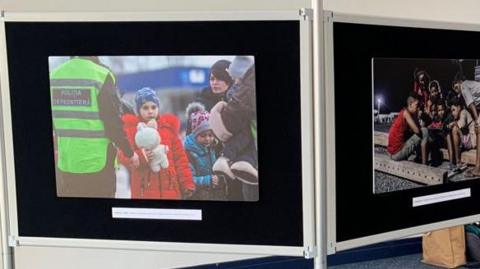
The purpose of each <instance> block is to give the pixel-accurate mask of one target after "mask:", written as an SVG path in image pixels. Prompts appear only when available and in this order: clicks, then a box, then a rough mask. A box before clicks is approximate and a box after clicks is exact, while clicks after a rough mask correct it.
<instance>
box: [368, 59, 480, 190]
mask: <svg viewBox="0 0 480 269" xmlns="http://www.w3.org/2000/svg"><path fill="white" fill-rule="evenodd" d="M479 63H480V62H479V61H478V60H470V59H393V58H373V59H372V65H373V66H372V68H373V95H372V96H373V102H372V105H373V107H372V108H373V115H374V116H373V126H374V136H373V140H374V144H375V149H374V159H375V160H374V164H375V175H374V182H375V183H374V184H375V189H374V192H375V193H385V192H391V191H401V190H407V189H413V188H419V187H424V186H431V185H441V184H447V183H455V182H460V181H465V180H473V179H478V178H479V177H478V176H479V175H478V173H477V171H476V170H477V169H475V168H476V156H477V135H476V132H475V128H476V127H475V126H476V125H477V124H476V119H478V112H477V108H476V106H477V104H478V103H480V102H479V101H480V100H477V99H478V97H479V96H480V82H478V81H477V80H479V79H480V66H479ZM477 73H478V74H477ZM476 79H477V80H476Z"/></svg>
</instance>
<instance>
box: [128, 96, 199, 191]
mask: <svg viewBox="0 0 480 269" xmlns="http://www.w3.org/2000/svg"><path fill="white" fill-rule="evenodd" d="M135 103H136V111H137V114H138V116H136V115H133V114H124V115H123V117H122V120H123V122H124V129H125V133H126V134H127V137H128V141H129V142H130V144H131V145H132V146H133V148H134V149H135V152H136V153H137V155H138V156H139V157H140V166H139V167H137V168H135V167H133V166H131V165H130V163H129V160H128V159H127V158H125V156H123V154H122V153H120V154H119V157H120V158H119V160H120V162H121V163H122V164H124V165H127V166H129V167H130V168H129V170H130V175H131V176H130V180H131V182H130V184H131V194H132V196H131V197H132V199H182V198H189V197H190V196H191V195H192V194H193V191H194V190H195V183H194V182H193V178H192V172H191V170H190V167H189V164H188V158H187V155H186V154H185V150H184V148H183V143H182V142H181V140H180V138H179V136H178V125H179V122H178V118H175V117H170V116H169V117H162V116H159V113H158V107H159V104H160V101H159V99H158V97H157V95H156V93H155V91H153V90H152V89H150V88H142V89H140V90H139V91H137V94H136V95H135ZM151 120H155V121H156V125H157V128H156V129H157V131H158V134H159V136H160V139H161V144H162V145H165V146H166V147H167V148H168V151H167V158H168V164H169V165H168V167H167V168H162V169H161V170H160V171H159V172H153V171H152V170H151V168H150V165H149V161H150V160H152V159H153V158H154V154H153V152H151V151H149V150H146V149H145V150H142V149H140V148H138V147H137V145H136V144H135V134H136V132H137V125H138V123H139V122H145V123H147V122H149V121H151Z"/></svg>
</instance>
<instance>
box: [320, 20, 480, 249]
mask: <svg viewBox="0 0 480 269" xmlns="http://www.w3.org/2000/svg"><path fill="white" fill-rule="evenodd" d="M326 16H327V17H328V18H327V19H326V20H325V21H327V23H326V24H325V42H326V43H325V48H326V62H325V66H326V78H325V84H326V130H327V131H326V151H327V153H326V154H327V157H326V167H327V171H326V172H327V179H328V183H327V185H328V187H327V199H328V203H327V204H328V209H327V210H328V212H329V213H328V216H329V218H328V220H327V221H328V225H327V230H328V242H329V243H328V246H329V249H328V252H329V253H334V252H336V251H341V250H345V249H350V248H355V247H358V246H363V245H369V244H374V243H378V242H382V241H388V240H394V239H399V238H403V237H407V236H412V235H416V234H420V233H423V232H428V231H432V230H436V229H441V228H445V227H450V226H455V225H463V224H466V223H472V222H474V221H476V220H477V219H478V214H479V210H478V208H477V206H476V204H477V203H478V202H479V201H480V197H479V196H478V195H477V193H478V191H479V190H480V181H479V180H478V177H477V175H476V174H477V169H476V167H477V165H476V164H477V161H476V159H477V148H476V145H477V144H478V143H477V142H476V141H477V140H476V139H477V138H476V131H475V129H476V126H477V124H476V121H475V119H476V118H478V114H477V116H475V114H476V105H477V101H476V99H477V93H476V87H477V84H478V82H477V80H478V70H479V68H478V61H477V59H478V50H477V48H476V46H475V45H474V44H475V43H477V41H480V33H479V32H478V28H476V27H475V26H473V25H459V24H449V23H441V22H427V21H414V20H395V19H384V18H375V17H363V16H354V15H350V14H333V13H331V12H326ZM460 40H463V41H465V42H461V41H460Z"/></svg>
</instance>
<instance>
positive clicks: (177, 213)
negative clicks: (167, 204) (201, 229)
mask: <svg viewBox="0 0 480 269" xmlns="http://www.w3.org/2000/svg"><path fill="white" fill-rule="evenodd" d="M112 217H113V218H114V219H163V220H202V210H199V209H159V208H131V207H112Z"/></svg>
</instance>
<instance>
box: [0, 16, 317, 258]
mask: <svg viewBox="0 0 480 269" xmlns="http://www.w3.org/2000/svg"><path fill="white" fill-rule="evenodd" d="M232 14H235V13H219V14H211V13H209V14H207V13H204V14H195V15H196V16H195V17H194V18H195V19H193V17H192V14H188V13H187V14H185V13H178V14H172V13H169V14H164V15H165V16H162V14H160V13H142V14H129V16H130V17H131V18H132V20H141V21H146V20H155V21H163V20H165V21H185V20H187V21H188V20H191V21H196V20H199V19H202V18H203V19H204V20H206V21H223V20H238V19H239V18H238V17H236V16H230V15H232ZM237 14H238V13H237ZM265 14H266V16H264V15H265ZM88 15H90V17H89V16H88ZM124 15H126V14H103V15H101V16H98V15H97V14H78V13H77V14H63V15H62V14H50V15H49V14H26V13H15V14H11V16H10V14H9V13H8V12H7V13H6V14H5V19H4V23H3V24H2V32H3V31H4V27H5V23H8V22H19V21H30V22H34V21H35V22H36V21H57V22H58V21H67V20H68V21H70V22H72V21H79V20H81V21H119V20H125V19H126V17H125V16H124ZM242 20H247V21H255V20H273V21H275V20H298V21H299V22H300V23H299V25H300V31H299V32H300V35H301V36H300V40H301V44H300V45H301V48H302V50H301V55H300V59H301V63H302V64H301V66H300V70H301V78H300V81H301V103H302V105H301V108H302V111H301V115H302V120H301V122H302V124H301V128H302V156H303V160H304V163H303V164H302V174H303V184H302V189H303V202H302V205H303V242H304V247H281V246H254V247H253V248H252V247H249V246H240V245H219V246H218V247H215V245H210V244H206V245H203V246H205V247H206V248H202V249H203V250H205V249H207V250H211V251H212V252H223V253H225V252H227V253H245V254H276V255H305V256H312V255H313V254H312V253H311V250H312V249H313V246H314V241H315V239H314V234H315V233H314V230H315V229H314V224H313V222H314V217H313V216H314V210H313V200H314V187H313V186H314V184H313V160H312V158H311V156H312V155H313V154H312V151H313V133H312V132H311V130H312V126H313V122H312V110H313V109H312V104H311V98H312V94H313V93H312V80H313V79H312V76H311V68H312V66H311V62H310V59H311V55H312V51H311V47H310V45H309V44H310V43H311V38H312V37H311V34H312V33H311V17H310V16H308V15H305V16H304V15H303V13H301V16H298V11H294V12H271V13H269V12H266V13H262V12H258V13H257V12H252V13H249V15H247V14H243V17H242ZM3 39H4V40H5V32H3ZM6 55H7V48H4V51H3V59H6V58H7V56H6ZM4 62H6V61H4ZM2 70H3V75H2V77H8V70H7V67H6V65H3V67H2ZM8 89H9V81H8V80H2V100H3V104H2V107H3V119H4V123H5V125H6V128H5V133H4V135H5V140H6V141H7V142H6V146H7V148H6V149H5V155H6V159H7V160H9V161H7V165H6V167H7V169H6V170H7V172H6V176H7V178H9V179H10V178H15V172H14V171H15V165H14V161H13V157H14V154H13V152H14V149H13V145H12V143H11V141H13V134H12V132H11V131H10V130H11V129H12V123H11V120H10V119H11V116H12V115H11V112H10V111H11V110H10V109H11V107H10V101H9V100H10V97H11V96H10V94H11V93H10V92H9V91H8ZM7 184H8V189H9V191H8V194H9V195H8V199H9V213H10V214H11V215H10V216H9V223H10V227H9V232H8V234H9V235H10V244H11V246H23V245H25V246H27V245H31V246H34V245H44V246H59V245H65V246H83V247H100V248H123V249H157V250H172V249H177V250H181V251H197V250H198V249H199V246H202V245H201V244H200V245H199V244H177V243H145V242H133V243H132V242H128V241H122V240H120V241H110V240H88V239H61V238H41V237H23V236H21V235H19V231H18V226H17V224H18V222H17V221H18V220H17V210H18V208H17V200H16V195H15V193H16V186H15V182H14V181H13V180H8V182H7Z"/></svg>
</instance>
